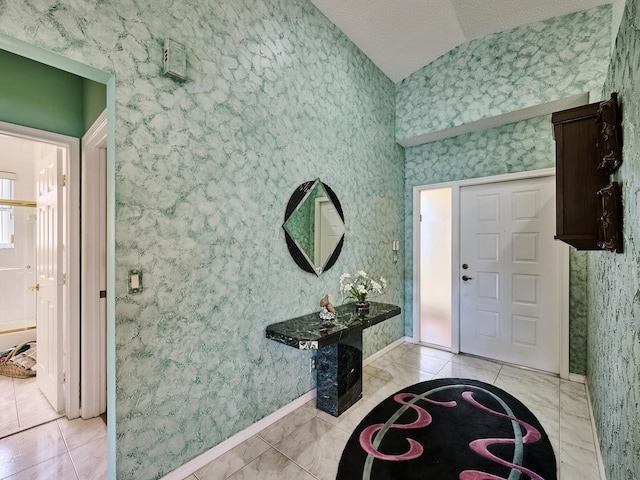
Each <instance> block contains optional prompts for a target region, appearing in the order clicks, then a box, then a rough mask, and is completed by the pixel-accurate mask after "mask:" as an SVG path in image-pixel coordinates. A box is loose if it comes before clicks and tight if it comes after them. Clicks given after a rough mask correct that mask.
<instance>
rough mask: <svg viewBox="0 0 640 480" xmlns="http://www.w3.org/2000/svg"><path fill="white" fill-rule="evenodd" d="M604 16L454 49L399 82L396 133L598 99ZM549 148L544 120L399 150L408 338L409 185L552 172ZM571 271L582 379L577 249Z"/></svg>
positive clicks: (575, 357)
mask: <svg viewBox="0 0 640 480" xmlns="http://www.w3.org/2000/svg"><path fill="white" fill-rule="evenodd" d="M610 19H611V9H610V6H604V7H599V8H595V9H592V10H587V11H585V12H580V13H576V14H572V15H567V16H564V17H560V18H557V19H552V20H548V21H545V22H539V23H535V24H532V25H528V26H524V27H519V28H516V29H513V30H509V31H506V32H502V33H498V34H494V35H488V36H486V37H484V38H481V39H478V40H473V41H470V42H467V43H465V44H463V45H461V46H460V47H458V48H456V49H454V50H452V51H451V52H449V53H447V54H445V55H443V56H442V57H440V58H439V59H438V60H436V61H435V62H432V63H431V64H429V65H427V66H426V67H424V68H422V69H421V70H419V71H418V72H416V73H414V74H413V75H411V76H410V77H408V78H407V79H405V80H404V81H403V82H400V83H398V84H397V85H396V92H397V94H396V97H397V109H396V112H397V113H396V115H397V119H396V137H397V138H398V139H408V138H413V137H415V136H419V135H422V134H425V133H430V132H433V131H437V130H440V129H444V128H449V127H452V126H456V125H460V124H464V123H466V122H472V121H475V120H478V119H481V118H484V117H488V116H492V115H498V114H503V113H507V112H510V111H514V110H518V109H521V108H524V107H525V106H531V105H536V104H540V103H544V102H547V101H549V100H553V99H557V98H563V97H566V96H570V95H573V94H576V93H580V92H590V91H597V92H598V93H597V95H598V96H599V95H600V91H599V90H600V88H601V85H602V78H603V77H604V74H605V72H606V69H607V65H608V61H609V51H610V29H609V25H610ZM567 39H571V40H570V42H573V43H572V48H571V49H567V48H566V45H567V41H568V40H567ZM598 99H599V98H598ZM598 99H596V100H598ZM554 152H555V143H554V141H553V137H552V129H551V120H550V116H543V117H538V118H533V119H529V120H526V121H522V122H518V123H514V124H510V125H504V126H502V127H498V128H492V129H488V130H484V131H479V132H475V133H471V134H466V135H460V136H457V137H453V138H448V139H445V140H440V141H436V142H432V143H428V144H423V145H419V146H417V147H411V148H407V149H406V158H407V161H406V169H405V239H406V247H405V251H406V256H405V317H404V318H405V333H406V335H409V336H412V334H413V323H412V315H413V305H412V302H413V292H412V282H413V277H412V275H413V273H412V272H413V258H412V252H413V245H412V238H413V224H412V222H413V219H412V216H413V191H412V189H413V187H414V186H419V185H428V184H432V183H440V182H448V181H453V180H463V179H469V178H478V177H486V176H491V175H499V174H506V173H514V172H521V171H526V170H535V169H540V168H549V167H553V166H554V165H555V153H554ZM570 265H571V267H570V268H571V272H570V275H571V286H570V314H569V317H570V359H569V364H570V365H569V368H570V371H571V372H572V373H579V374H585V373H586V356H587V348H586V346H587V343H586V342H587V328H586V322H587V317H586V310H587V307H586V305H587V296H586V284H585V282H586V262H585V256H584V253H581V252H576V251H575V250H573V249H571V252H570Z"/></svg>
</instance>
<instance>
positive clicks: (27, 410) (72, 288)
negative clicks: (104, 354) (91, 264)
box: [0, 122, 80, 435]
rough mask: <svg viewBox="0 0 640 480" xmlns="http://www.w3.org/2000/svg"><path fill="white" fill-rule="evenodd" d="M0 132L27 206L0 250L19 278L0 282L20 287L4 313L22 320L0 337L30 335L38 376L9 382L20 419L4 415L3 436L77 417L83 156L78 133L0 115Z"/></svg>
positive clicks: (7, 164) (0, 152) (14, 217)
mask: <svg viewBox="0 0 640 480" xmlns="http://www.w3.org/2000/svg"><path fill="white" fill-rule="evenodd" d="M0 135H1V141H2V145H3V147H4V148H2V149H0V165H1V167H2V170H3V171H5V172H7V173H6V174H5V176H9V175H11V176H13V177H14V179H13V183H14V187H15V189H14V192H12V193H13V195H14V196H16V198H17V197H20V198H19V199H17V200H15V201H18V202H20V204H21V205H23V206H25V207H30V209H29V210H30V211H29V212H18V211H15V210H16V209H14V211H10V212H8V213H9V215H8V216H7V220H9V225H8V226H9V230H11V231H13V238H11V240H12V241H13V242H12V243H10V244H6V245H5V246H6V247H7V248H3V249H2V251H1V252H0V268H2V270H3V273H15V274H16V275H15V276H16V278H15V280H17V282H14V283H11V280H12V278H8V276H7V275H4V276H3V278H0V281H1V282H2V285H0V287H2V289H3V290H5V289H7V290H10V289H14V290H17V291H16V292H15V293H16V295H15V296H14V297H13V298H11V299H6V300H7V302H5V307H7V308H6V315H5V316H6V317H9V318H7V320H14V321H17V320H19V318H18V317H22V322H23V323H24V326H23V327H22V328H17V329H13V330H14V331H13V332H12V331H5V332H4V333H2V334H0V342H1V343H2V346H3V348H4V347H7V348H8V347H10V346H13V345H21V344H23V343H24V342H25V341H26V342H29V345H30V346H31V347H32V348H30V349H29V352H31V351H33V352H34V353H33V354H32V358H33V359H34V361H35V365H34V366H33V369H34V370H35V372H36V373H37V375H36V377H35V381H30V380H19V379H14V380H13V381H12V385H11V387H12V389H9V392H8V394H9V396H10V394H11V393H13V400H14V403H15V416H16V417H17V418H15V419H13V418H11V419H6V420H7V422H6V423H5V424H4V425H3V428H2V430H3V435H6V434H10V433H13V432H12V431H11V429H12V428H13V429H15V431H19V430H24V429H25V428H30V427H32V426H34V425H38V424H40V423H42V422H44V421H48V420H51V419H53V418H57V417H58V416H60V415H67V416H68V417H69V418H74V417H76V416H77V409H78V405H79V402H80V398H79V396H80V390H79V385H77V382H76V380H75V379H77V378H78V375H77V374H76V373H75V372H76V371H77V370H78V368H79V362H78V359H76V358H75V357H74V355H72V354H71V353H70V352H71V351H72V350H74V349H75V348H76V346H75V345H74V344H76V343H79V339H78V340H75V341H74V338H73V336H72V332H75V331H77V330H78V328H79V325H78V323H79V297H78V295H77V293H78V292H79V285H80V281H79V278H78V277H79V268H78V265H79V263H80V261H79V251H80V249H79V235H78V234H79V223H78V219H77V215H74V210H75V209H74V205H75V206H76V207H77V205H78V191H79V184H78V183H79V182H78V178H77V173H78V168H79V164H80V160H79V141H78V139H77V138H73V137H69V136H65V135H60V134H54V133H51V132H45V131H41V130H36V129H31V128H28V127H22V126H18V125H14V124H9V123H5V122H0ZM4 196H6V195H4ZM2 202H3V203H10V202H9V201H8V200H7V199H3V200H2ZM23 208H24V207H23ZM76 209H77V208H76ZM3 226H4V227H6V226H7V225H3ZM4 277H7V278H4ZM5 287H6V288H5ZM21 305H22V306H23V307H24V308H21V309H19V308H18V306H21ZM11 317H13V318H11ZM18 336H19V337H21V338H17V337H18ZM4 382H5V383H7V382H6V379H5V380H4ZM43 399H44V400H43ZM76 399H77V400H76ZM5 400H7V401H8V400H9V398H7V399H5Z"/></svg>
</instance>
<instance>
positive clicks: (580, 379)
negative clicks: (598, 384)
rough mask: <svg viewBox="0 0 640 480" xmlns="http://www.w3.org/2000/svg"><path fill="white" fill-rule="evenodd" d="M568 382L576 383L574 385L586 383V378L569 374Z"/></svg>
mask: <svg viewBox="0 0 640 480" xmlns="http://www.w3.org/2000/svg"><path fill="white" fill-rule="evenodd" d="M569 381H570V382H576V383H584V384H586V383H587V377H585V376H584V375H578V374H577V373H570V374H569Z"/></svg>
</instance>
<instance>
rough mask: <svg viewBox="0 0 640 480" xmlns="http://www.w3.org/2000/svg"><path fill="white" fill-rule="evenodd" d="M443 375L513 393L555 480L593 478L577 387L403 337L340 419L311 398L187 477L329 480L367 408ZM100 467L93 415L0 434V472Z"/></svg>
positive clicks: (87, 475) (371, 369)
mask: <svg viewBox="0 0 640 480" xmlns="http://www.w3.org/2000/svg"><path fill="white" fill-rule="evenodd" d="M441 377H466V378H475V379H477V380H481V381H483V382H487V383H491V384H494V385H496V386H498V387H500V388H502V389H503V390H506V391H508V392H509V393H511V394H513V395H514V396H515V397H517V398H519V399H520V400H521V401H522V402H523V403H524V404H525V405H527V406H528V407H529V408H530V409H531V410H532V411H533V412H534V413H535V414H536V416H537V417H538V419H539V420H540V422H541V423H542V425H543V427H544V428H545V430H546V432H547V434H548V435H549V437H550V439H551V442H552V444H553V446H554V449H555V452H556V459H557V461H558V466H559V473H560V475H559V480H574V479H579V480H600V475H599V470H598V466H597V459H596V453H595V443H594V439H593V434H592V431H591V421H590V419H589V409H588V406H587V395H586V392H585V387H584V385H582V384H578V383H572V382H567V381H564V380H560V379H558V378H557V377H553V376H550V375H544V374H540V373H536V372H531V371H528V370H523V369H518V368H514V367H511V366H508V365H501V364H499V363H494V362H489V361H485V360H480V359H477V358H472V357H467V356H463V355H452V354H450V353H446V352H442V351H439V350H434V349H430V348H426V347H421V346H419V345H412V344H407V343H405V344H402V345H400V346H398V347H396V348H394V349H393V350H391V351H389V352H387V353H385V354H384V355H382V356H381V357H379V358H377V359H376V360H374V361H373V362H371V363H369V364H368V365H367V366H366V367H365V368H364V382H363V384H364V385H363V390H364V395H363V398H362V400H360V401H359V402H358V403H357V404H356V405H354V406H353V407H351V408H350V409H349V410H348V411H347V412H345V413H344V414H342V415H341V416H340V417H339V418H335V417H332V416H331V415H328V414H325V413H324V412H321V411H319V410H316V408H315V400H313V401H311V402H309V403H307V404H305V405H304V406H302V407H300V408H298V409H297V410H296V411H294V412H292V413H290V414H289V415H287V416H286V417H284V418H282V419H281V420H279V421H278V422H276V423H274V424H273V425H271V426H269V427H267V428H265V429H264V430H263V431H261V432H260V433H258V434H257V435H255V436H253V437H251V438H249V439H248V440H246V441H245V442H243V443H242V444H240V445H238V446H237V447H235V448H234V449H232V450H230V451H229V452H227V453H225V454H224V455H222V456H220V457H219V458H217V459H216V460H214V461H213V462H211V463H210V464H208V465H206V466H205V467H203V468H201V469H200V470H198V471H197V472H195V473H194V474H193V475H190V476H188V477H187V478H186V479H185V480H213V479H233V480H240V479H251V480H270V479H273V480H289V479H292V480H293V479H295V480H334V479H335V476H336V472H337V468H338V461H339V459H340V455H341V453H342V449H343V446H344V444H345V443H346V442H347V439H348V438H349V435H350V434H351V431H352V430H353V429H354V428H355V427H356V426H357V425H358V423H359V422H360V420H361V419H362V418H363V417H364V416H365V415H366V414H367V413H368V412H369V410H371V409H372V408H373V407H375V406H376V405H377V404H378V403H379V402H381V401H382V400H384V399H385V398H386V397H388V396H389V395H391V394H392V393H394V392H396V391H397V390H399V389H400V388H402V387H404V386H407V385H410V384H413V383H416V382H420V381H424V380H431V379H433V378H441ZM6 385H7V384H6V383H0V389H2V390H3V391H4V389H5V386H6ZM5 401H6V399H5V398H4V396H1V397H0V402H5ZM2 405H5V403H0V410H4V409H5V408H6V407H2ZM0 437H2V435H1V434H0ZM106 471H107V467H106V427H105V426H104V423H103V422H102V420H101V419H100V418H97V419H92V420H86V421H85V420H80V419H78V420H73V421H68V420H66V419H64V418H59V419H57V420H53V421H50V422H48V423H45V424H44V425H41V426H39V427H34V428H30V429H28V430H25V431H22V432H19V433H16V434H13V435H9V436H6V437H4V438H0V479H11V480H18V479H20V480H22V479H38V480H39V479H65V480H66V479H69V480H76V479H77V480H84V479H96V480H98V479H104V478H106Z"/></svg>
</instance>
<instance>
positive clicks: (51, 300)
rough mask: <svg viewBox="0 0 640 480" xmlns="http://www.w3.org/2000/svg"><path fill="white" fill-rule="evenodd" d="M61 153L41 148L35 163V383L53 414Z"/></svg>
mask: <svg viewBox="0 0 640 480" xmlns="http://www.w3.org/2000/svg"><path fill="white" fill-rule="evenodd" d="M64 161H65V159H64V150H63V149H62V148H60V147H57V146H49V145H43V146H42V155H41V158H39V159H37V160H36V165H35V174H36V203H37V228H36V230H37V233H36V277H37V285H38V301H37V313H36V315H37V316H36V318H37V330H36V338H37V346H38V362H37V380H36V381H37V384H38V388H39V389H40V391H42V393H43V395H44V396H45V397H46V398H47V400H48V401H49V403H51V406H52V407H53V409H54V410H55V411H56V412H62V411H63V410H64V395H63V383H64V373H63V372H64V370H63V369H64V365H63V348H62V345H63V342H64V340H63V338H64V337H63V311H64V305H63V288H64V278H63V277H64V272H63V266H64V257H63V250H64V248H63V246H64V225H63V215H62V213H61V207H62V205H63V180H62V176H63V166H64Z"/></svg>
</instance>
